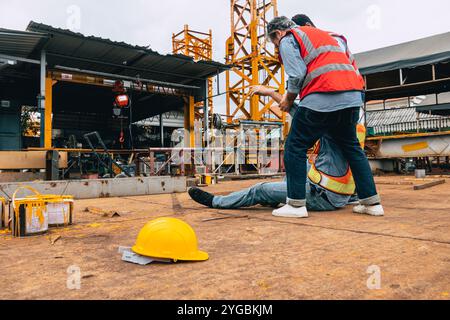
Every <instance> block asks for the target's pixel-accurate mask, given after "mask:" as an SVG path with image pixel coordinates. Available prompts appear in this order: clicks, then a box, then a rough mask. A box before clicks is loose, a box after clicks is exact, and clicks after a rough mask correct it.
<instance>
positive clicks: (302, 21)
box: [292, 14, 315, 27]
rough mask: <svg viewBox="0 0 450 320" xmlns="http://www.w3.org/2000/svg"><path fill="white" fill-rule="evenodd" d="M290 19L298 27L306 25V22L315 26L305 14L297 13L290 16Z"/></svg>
mask: <svg viewBox="0 0 450 320" xmlns="http://www.w3.org/2000/svg"><path fill="white" fill-rule="evenodd" d="M292 21H294V22H295V24H296V25H298V26H300V27H304V26H306V24H307V23H309V24H310V25H312V26H313V27H315V24H314V23H313V22H312V20H311V19H310V18H309V17H308V16H307V15H306V14H297V15H295V16H294V17H293V18H292Z"/></svg>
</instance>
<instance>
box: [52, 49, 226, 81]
mask: <svg viewBox="0 0 450 320" xmlns="http://www.w3.org/2000/svg"><path fill="white" fill-rule="evenodd" d="M48 55H49V56H54V57H59V58H64V59H69V60H77V61H83V62H88V63H97V64H102V65H106V66H111V67H116V68H122V69H128V70H134V71H138V72H149V73H156V74H163V75H169V76H174V77H178V78H185V79H192V80H204V78H198V77H193V76H187V75H183V74H178V73H171V72H162V71H156V70H148V69H141V68H135V67H130V66H125V65H122V64H116V63H110V62H104V61H98V60H92V59H85V58H79V57H71V56H66V55H63V54H57V53H51V52H49V53H48ZM218 70H220V69H218Z"/></svg>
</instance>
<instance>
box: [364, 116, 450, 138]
mask: <svg viewBox="0 0 450 320" xmlns="http://www.w3.org/2000/svg"><path fill="white" fill-rule="evenodd" d="M369 129H371V130H370V133H371V134H372V135H389V134H393V133H399V132H404V133H413V132H414V133H419V132H428V131H447V130H449V129H450V117H448V118H446V117H439V118H428V119H419V120H417V121H412V122H402V123H393V124H388V125H382V126H375V127H372V128H369Z"/></svg>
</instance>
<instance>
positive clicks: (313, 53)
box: [280, 27, 365, 100]
mask: <svg viewBox="0 0 450 320" xmlns="http://www.w3.org/2000/svg"><path fill="white" fill-rule="evenodd" d="M288 34H292V35H293V36H294V38H295V39H296V40H297V42H298V44H299V46H300V55H301V57H302V59H303V60H304V61H305V64H306V66H307V74H306V78H305V81H304V82H303V87H302V89H301V92H300V99H301V100H302V99H303V98H305V97H306V96H307V95H309V94H311V93H320V92H341V91H364V88H365V82H364V78H363V77H362V76H361V74H360V72H359V70H358V67H357V65H356V61H355V58H354V57H353V55H352V54H351V52H350V51H349V50H348V49H347V51H344V50H343V49H342V48H341V47H340V46H339V43H338V41H337V40H336V39H335V37H340V38H341V39H343V40H344V41H345V43H347V40H346V39H345V37H343V36H341V35H337V34H334V33H330V32H326V31H323V30H320V29H317V28H313V27H296V28H293V29H291V30H289V32H288ZM280 58H281V57H280ZM280 60H281V59H280ZM281 62H282V60H281Z"/></svg>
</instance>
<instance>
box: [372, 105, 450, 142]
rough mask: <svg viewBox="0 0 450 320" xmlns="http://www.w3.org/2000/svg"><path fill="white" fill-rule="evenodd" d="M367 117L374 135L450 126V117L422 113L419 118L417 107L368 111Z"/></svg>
mask: <svg viewBox="0 0 450 320" xmlns="http://www.w3.org/2000/svg"><path fill="white" fill-rule="evenodd" d="M366 117H367V127H368V128H369V131H370V132H371V134H373V135H386V134H393V133H398V132H405V133H406V132H417V131H436V130H448V128H449V127H450V117H443V116H438V115H430V114H420V117H419V119H417V113H416V108H412V107H411V108H401V109H388V110H380V111H368V112H367V116H366Z"/></svg>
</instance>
